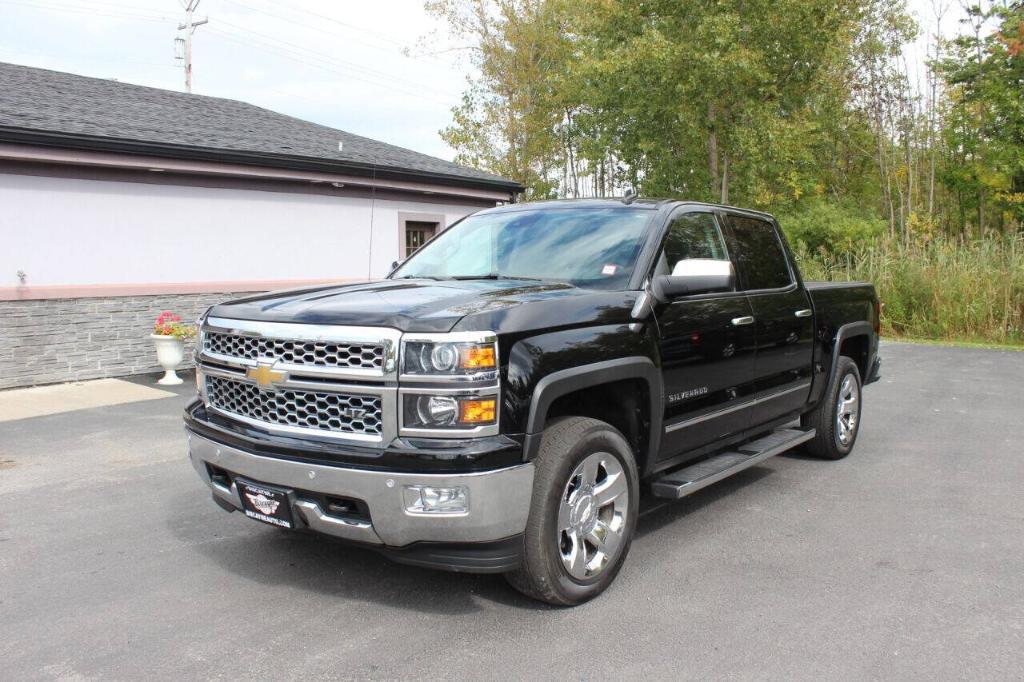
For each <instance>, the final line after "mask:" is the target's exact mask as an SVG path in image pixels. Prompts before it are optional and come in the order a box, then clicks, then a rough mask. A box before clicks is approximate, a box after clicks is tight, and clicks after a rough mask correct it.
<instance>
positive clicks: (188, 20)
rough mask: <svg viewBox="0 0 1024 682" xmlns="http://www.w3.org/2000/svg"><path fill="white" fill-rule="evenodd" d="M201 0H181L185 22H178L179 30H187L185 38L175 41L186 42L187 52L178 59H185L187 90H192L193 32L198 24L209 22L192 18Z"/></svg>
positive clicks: (177, 42) (205, 19) (178, 42)
mask: <svg viewBox="0 0 1024 682" xmlns="http://www.w3.org/2000/svg"><path fill="white" fill-rule="evenodd" d="M199 2H200V0H181V6H182V7H184V8H185V23H184V24H178V30H179V31H184V32H185V38H184V40H182V39H181V38H176V39H175V43H176V44H179V45H180V44H181V43H184V48H185V50H184V51H185V54H184V55H183V56H182V57H178V59H184V61H185V92H192V34H193V33H194V32H195V30H196V27H197V26H202V25H203V24H205V23H207V22H208V21H209V19H207V18H205V17H204V18H202V19H200V20H199V21H195V20H193V19H192V15H193V13H194V12H195V11H196V8H197V7H199Z"/></svg>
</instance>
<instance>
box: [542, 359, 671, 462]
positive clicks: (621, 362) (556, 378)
mask: <svg viewBox="0 0 1024 682" xmlns="http://www.w3.org/2000/svg"><path fill="white" fill-rule="evenodd" d="M623 379H641V380H643V381H645V382H646V383H647V393H648V397H649V400H650V422H651V424H650V430H649V433H648V440H647V442H648V448H649V453H648V455H649V456H648V460H651V459H652V457H650V455H651V454H652V453H657V452H658V448H659V447H660V445H661V422H662V416H663V414H662V413H663V410H662V401H663V399H664V398H663V394H664V391H663V389H662V380H661V370H660V369H659V368H658V367H657V366H656V365H655V364H654V362H653V361H652V360H651V359H650V358H646V357H642V356H636V357H627V358H617V359H615V360H605V361H602V362H594V363H591V364H587V365H579V366H577V367H570V368H568V369H563V370H559V371H557V372H552V373H551V374H548V375H547V376H545V377H544V378H543V379H541V380H540V381H538V382H537V386H536V387H535V388H534V389H533V397H532V399H531V400H530V413H529V417H528V418H527V421H526V435H525V438H524V441H523V457H524V459H525V460H527V461H529V460H532V459H533V458H534V457H536V456H537V451H538V450H539V449H540V439H541V435H542V434H543V432H544V427H545V426H546V424H547V414H548V410H549V409H550V407H551V404H552V403H554V402H555V400H557V399H558V398H561V397H562V396H564V395H567V394H569V393H573V392H574V391H579V390H581V389H585V388H591V387H593V386H599V385H601V384H607V383H611V382H613V381H621V380H623ZM642 473H643V472H641V474H642Z"/></svg>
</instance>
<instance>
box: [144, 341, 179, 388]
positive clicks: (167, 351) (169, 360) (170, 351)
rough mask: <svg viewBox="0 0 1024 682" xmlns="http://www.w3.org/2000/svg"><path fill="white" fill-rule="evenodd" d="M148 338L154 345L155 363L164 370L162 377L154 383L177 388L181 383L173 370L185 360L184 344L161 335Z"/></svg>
mask: <svg viewBox="0 0 1024 682" xmlns="http://www.w3.org/2000/svg"><path fill="white" fill-rule="evenodd" d="M149 338H151V339H153V343H155V344H156V361H157V362H159V363H160V366H161V367H162V368H163V370H164V375H163V376H162V377H161V378H160V379H159V381H157V382H156V383H158V384H163V385H164V386H177V385H178V384H181V383H183V382H182V379H181V377H179V376H178V375H177V374H176V373H175V370H176V369H178V367H180V366H181V363H182V361H184V359H185V342H184V341H182V340H181V339H179V338H175V337H173V336H164V335H163V334H150V335H149Z"/></svg>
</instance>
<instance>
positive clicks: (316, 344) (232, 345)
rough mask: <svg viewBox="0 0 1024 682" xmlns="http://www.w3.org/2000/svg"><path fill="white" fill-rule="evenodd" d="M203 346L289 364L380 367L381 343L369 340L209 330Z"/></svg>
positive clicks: (230, 353) (220, 353)
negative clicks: (278, 336)
mask: <svg viewBox="0 0 1024 682" xmlns="http://www.w3.org/2000/svg"><path fill="white" fill-rule="evenodd" d="M203 349H204V350H206V351H207V352H209V353H216V354H218V355H226V356H230V357H233V358H245V359H247V360H256V359H260V358H264V359H268V360H281V361H282V362H285V363H287V364H290V365H309V366H312V367H339V368H346V369H381V368H383V367H384V346H383V345H380V344H372V343H369V344H347V343H334V342H329V341H301V340H286V339H275V338H263V337H254V336H243V335H241V334H230V333H225V332H214V331H209V332H206V333H205V334H204V335H203Z"/></svg>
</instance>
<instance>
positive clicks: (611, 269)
mask: <svg viewBox="0 0 1024 682" xmlns="http://www.w3.org/2000/svg"><path fill="white" fill-rule="evenodd" d="M618 269H619V266H618V265H606V266H604V267H603V268H601V274H602V275H614V274H615V271H616V270H618Z"/></svg>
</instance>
